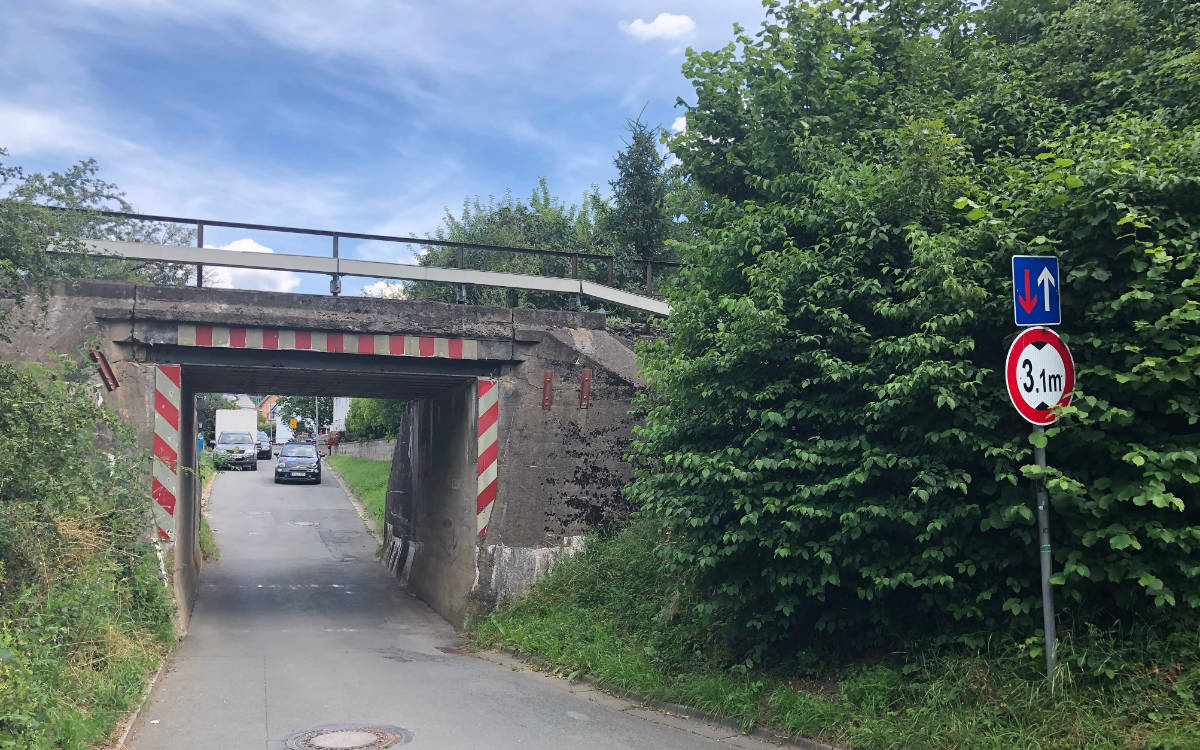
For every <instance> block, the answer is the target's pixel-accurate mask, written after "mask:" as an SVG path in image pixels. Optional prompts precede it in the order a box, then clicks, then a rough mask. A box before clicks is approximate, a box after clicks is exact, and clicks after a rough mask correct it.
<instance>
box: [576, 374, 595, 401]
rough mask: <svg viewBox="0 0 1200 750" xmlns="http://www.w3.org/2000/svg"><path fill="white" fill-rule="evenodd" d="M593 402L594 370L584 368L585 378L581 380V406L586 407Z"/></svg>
mask: <svg viewBox="0 0 1200 750" xmlns="http://www.w3.org/2000/svg"><path fill="white" fill-rule="evenodd" d="M591 404H592V371H591V370H584V371H583V378H582V379H581V380H580V381H579V408H580V409H586V408H588V407H589V406H591Z"/></svg>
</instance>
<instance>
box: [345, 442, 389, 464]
mask: <svg viewBox="0 0 1200 750" xmlns="http://www.w3.org/2000/svg"><path fill="white" fill-rule="evenodd" d="M332 450H333V455H335V456H351V457H353V458H370V459H373V460H375V461H391V460H392V455H393V454H395V452H396V441H395V440H364V441H361V442H356V443H338V444H337V445H335V446H333V449H332Z"/></svg>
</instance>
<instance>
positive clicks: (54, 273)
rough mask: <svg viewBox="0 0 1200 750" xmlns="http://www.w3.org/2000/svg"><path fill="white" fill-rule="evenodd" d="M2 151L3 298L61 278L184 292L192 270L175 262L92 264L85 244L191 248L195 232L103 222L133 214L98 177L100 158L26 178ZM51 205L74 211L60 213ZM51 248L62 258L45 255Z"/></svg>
mask: <svg viewBox="0 0 1200 750" xmlns="http://www.w3.org/2000/svg"><path fill="white" fill-rule="evenodd" d="M5 156H6V152H5V151H4V150H3V149H0V294H2V295H3V296H4V297H5V298H8V299H15V300H17V301H18V302H19V301H20V300H21V299H23V297H24V296H25V294H26V293H27V292H29V291H33V292H41V293H44V292H45V290H46V289H47V285H48V284H49V283H50V281H52V280H53V279H57V278H94V279H117V280H122V281H135V282H140V283H148V284H159V285H168V286H179V285H182V284H185V283H187V281H188V278H189V274H192V273H194V272H193V270H192V269H191V267H189V266H182V265H175V264H169V263H157V264H156V263H146V262H140V261H117V260H110V259H100V258H88V257H87V256H86V255H85V254H84V246H83V244H82V240H85V239H116V240H123V241H128V242H148V243H157V244H176V245H187V244H190V243H191V242H192V241H193V239H194V233H193V231H192V230H191V229H188V228H186V227H181V226H179V225H175V224H162V223H156V222H144V221H134V220H130V219H120V218H111V217H105V216H102V215H101V214H99V213H98V211H101V210H113V211H123V212H132V211H133V207H132V206H131V205H130V204H129V203H128V202H127V201H126V200H125V197H124V195H123V194H122V193H121V192H120V191H119V190H118V188H117V186H116V185H113V184H112V183H109V182H106V181H104V180H103V179H101V178H100V176H99V168H98V166H97V164H96V162H95V161H94V160H91V159H89V160H86V161H82V162H79V163H78V164H76V165H74V166H72V167H71V168H70V169H68V170H67V171H65V172H61V173H60V172H51V173H49V174H40V173H34V174H26V173H25V172H24V171H23V170H22V169H21V168H20V167H15V166H10V165H6V164H4V163H3V161H2V160H3V158H4V157H5ZM50 207H57V208H65V209H71V210H69V211H55V210H52V209H51V208H50ZM51 246H53V248H54V249H55V250H57V251H59V252H57V253H49V252H47V251H48V250H49V249H50V248H51Z"/></svg>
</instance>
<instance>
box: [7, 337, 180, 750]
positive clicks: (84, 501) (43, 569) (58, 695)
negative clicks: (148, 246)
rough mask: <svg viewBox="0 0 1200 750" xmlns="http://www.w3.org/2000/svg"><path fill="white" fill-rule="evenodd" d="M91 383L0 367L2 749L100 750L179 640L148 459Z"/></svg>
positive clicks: (66, 373) (63, 370) (59, 371)
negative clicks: (158, 542) (157, 538)
mask: <svg viewBox="0 0 1200 750" xmlns="http://www.w3.org/2000/svg"><path fill="white" fill-rule="evenodd" d="M92 379H93V378H89V373H88V372H87V371H85V370H82V369H77V368H76V367H74V366H72V365H70V364H69V363H67V362H65V361H63V362H60V363H59V364H57V365H54V366H49V367H47V366H38V365H22V366H16V365H12V364H7V363H0V435H3V450H0V747H14V748H23V749H24V748H52V747H53V748H90V747H92V746H94V744H95V743H96V742H98V741H99V740H101V739H103V738H104V737H105V736H106V735H107V734H108V732H109V731H111V728H112V726H113V724H114V722H115V721H116V719H117V718H118V717H119V716H120V715H121V713H122V712H124V711H126V710H128V708H129V707H130V706H131V705H132V704H133V703H134V702H136V701H137V699H138V698H140V696H141V694H142V689H143V687H144V681H145V677H146V674H147V673H148V672H149V671H150V670H152V669H153V668H154V666H155V665H156V664H157V662H158V660H159V659H160V658H161V655H162V653H163V652H164V651H165V649H166V646H167V644H169V642H170V640H171V637H172V625H171V617H172V605H171V602H170V597H169V595H168V592H167V589H166V588H165V586H164V584H163V581H162V578H161V576H160V567H159V561H158V558H157V555H156V554H155V551H154V548H153V545H152V544H151V543H150V542H149V541H148V539H149V531H150V530H151V529H152V528H153V521H152V518H151V516H150V509H149V502H150V501H149V497H148V493H147V491H146V488H147V486H148V483H147V479H146V471H147V469H148V461H147V459H146V456H145V453H144V452H143V451H141V450H140V449H138V446H137V444H136V441H135V439H134V436H133V434H132V429H131V428H130V427H129V426H128V425H125V424H123V423H121V422H120V421H119V420H118V419H117V418H116V417H115V416H114V415H113V414H112V413H110V412H109V411H107V410H106V409H104V408H103V407H99V406H97V403H98V400H97V394H96V391H95V387H94V386H93V385H91V384H90V383H89V381H90V380H92Z"/></svg>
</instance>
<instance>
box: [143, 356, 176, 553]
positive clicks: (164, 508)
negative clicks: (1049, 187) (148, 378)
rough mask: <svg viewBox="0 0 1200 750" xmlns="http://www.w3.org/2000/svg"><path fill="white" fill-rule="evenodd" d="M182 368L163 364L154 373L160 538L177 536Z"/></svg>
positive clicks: (153, 484)
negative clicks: (176, 512)
mask: <svg viewBox="0 0 1200 750" xmlns="http://www.w3.org/2000/svg"><path fill="white" fill-rule="evenodd" d="M179 383H180V367H179V365H159V366H158V368H157V369H156V370H155V373H154V466H153V470H152V476H153V479H152V480H151V483H150V488H151V489H150V495H151V497H153V498H154V503H153V507H154V522H155V524H157V525H158V536H159V537H160V538H162V539H167V540H170V539H172V538H173V537H174V535H175V502H176V500H177V499H178V498H179V448H180V441H179V417H180V413H181V409H180V388H179Z"/></svg>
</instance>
